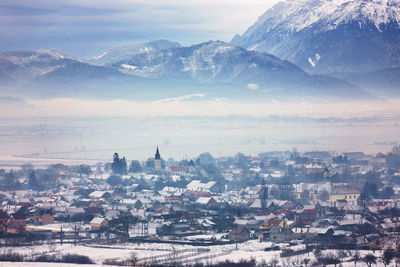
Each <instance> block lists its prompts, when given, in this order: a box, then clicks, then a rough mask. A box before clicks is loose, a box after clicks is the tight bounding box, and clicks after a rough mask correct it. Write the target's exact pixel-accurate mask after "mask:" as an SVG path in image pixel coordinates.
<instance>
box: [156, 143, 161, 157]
mask: <svg viewBox="0 0 400 267" xmlns="http://www.w3.org/2000/svg"><path fill="white" fill-rule="evenodd" d="M154 159H161V156H160V151H158V146H157V150H156V155H155V157H154Z"/></svg>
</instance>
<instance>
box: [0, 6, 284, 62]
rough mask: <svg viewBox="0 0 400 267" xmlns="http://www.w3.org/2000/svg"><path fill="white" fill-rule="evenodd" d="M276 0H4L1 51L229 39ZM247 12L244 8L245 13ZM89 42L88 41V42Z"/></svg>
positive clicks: (83, 50)
mask: <svg viewBox="0 0 400 267" xmlns="http://www.w3.org/2000/svg"><path fill="white" fill-rule="evenodd" d="M275 2H277V0H272V1H263V0H249V1H238V0H230V1H228V0H213V1H211V0H203V1H187V0H185V1H183V0H172V1H165V0H146V1H141V0H115V1H109V0H107V1H106V0H80V1H77V0H58V1H52V0H36V1H26V0H25V1H24V0H3V1H2V3H1V5H0V22H1V23H0V32H2V33H5V38H4V36H3V39H6V41H5V42H2V43H1V44H0V50H2V51H9V50H15V49H39V48H44V47H46V48H47V47H52V48H56V49H59V50H62V51H66V52H68V53H70V54H73V55H77V56H87V54H88V53H91V55H94V54H97V53H99V52H101V51H102V50H106V49H108V48H110V47H112V46H118V45H123V44H127V43H136V42H143V41H148V40H155V39H170V40H173V41H177V42H180V43H182V44H183V45H191V44H194V43H199V42H204V41H208V40H216V39H218V40H222V41H230V39H231V38H232V37H233V36H234V35H235V34H237V33H242V32H243V31H244V30H245V29H247V28H248V27H249V26H250V25H251V24H253V23H254V22H255V21H256V19H257V18H258V16H260V15H261V14H262V13H263V12H264V11H265V10H266V9H267V8H269V7H270V6H272V5H273V4H274V3H275ZM244 11H245V12H244ZM88 43H90V45H88Z"/></svg>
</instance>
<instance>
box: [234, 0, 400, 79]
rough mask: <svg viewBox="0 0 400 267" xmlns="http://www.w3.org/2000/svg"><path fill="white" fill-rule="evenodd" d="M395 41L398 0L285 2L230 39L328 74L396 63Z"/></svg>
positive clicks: (399, 28) (399, 36)
mask: <svg viewBox="0 0 400 267" xmlns="http://www.w3.org/2000/svg"><path fill="white" fill-rule="evenodd" d="M399 41H400V0H286V1H281V2H279V3H278V4H276V5H275V6H273V7H272V8H271V9H269V10H267V11H266V12H265V13H264V14H263V15H262V16H260V17H259V19H258V20H257V22H256V23H255V24H254V25H253V26H251V27H250V28H249V29H248V30H247V31H246V32H245V33H244V34H243V35H241V36H239V35H237V36H235V37H234V38H233V40H232V41H231V43H232V44H235V45H239V46H242V47H244V48H246V49H250V50H258V51H266V52H269V53H271V54H273V55H276V56H278V57H280V58H282V59H287V60H289V61H291V62H293V63H295V64H297V65H299V66H300V67H302V68H304V69H306V70H308V71H311V72H315V73H330V72H363V71H373V70H377V69H380V68H387V67H392V66H398V65H399V64H400V49H399V45H398V44H399Z"/></svg>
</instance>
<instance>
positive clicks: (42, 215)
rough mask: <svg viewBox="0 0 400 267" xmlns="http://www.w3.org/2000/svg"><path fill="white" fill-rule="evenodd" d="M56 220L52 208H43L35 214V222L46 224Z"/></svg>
mask: <svg viewBox="0 0 400 267" xmlns="http://www.w3.org/2000/svg"><path fill="white" fill-rule="evenodd" d="M53 222H54V213H53V211H52V210H51V209H41V210H39V211H37V212H36V213H35V214H34V215H33V223H34V224H39V225H44V224H50V223H53Z"/></svg>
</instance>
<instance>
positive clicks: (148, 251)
mask: <svg viewBox="0 0 400 267" xmlns="http://www.w3.org/2000/svg"><path fill="white" fill-rule="evenodd" d="M271 245H272V243H269V242H261V243H260V242H258V241H257V240H251V241H248V242H245V243H242V244H239V245H238V250H237V251H236V248H235V244H232V245H221V246H211V247H197V246H196V247H194V246H189V245H171V244H154V243H152V244H149V243H143V244H122V245H118V246H109V247H88V246H81V245H80V246H73V245H70V244H68V245H63V246H61V245H57V246H49V245H43V246H35V247H19V248H12V249H6V248H3V249H2V251H13V252H18V253H21V254H23V255H25V256H26V259H27V260H29V259H30V258H31V257H32V255H34V256H38V255H41V254H48V255H51V254H60V255H64V254H79V255H85V256H88V257H90V258H91V259H92V260H93V261H94V262H95V263H96V264H97V265H101V264H102V263H103V262H104V261H106V260H127V259H129V258H130V257H131V255H132V253H134V254H135V256H136V258H137V260H138V262H140V263H146V262H147V263H150V262H157V263H167V262H182V263H184V264H193V263H197V262H203V263H204V264H207V263H217V262H222V261H226V260H230V261H236V262H238V261H240V260H242V259H244V260H250V259H254V260H256V262H257V263H258V264H260V263H263V262H265V263H270V262H271V261H273V260H277V261H278V262H280V265H281V266H300V265H301V264H302V263H303V261H304V259H310V260H311V262H313V261H315V255H314V253H313V252H310V253H306V254H303V255H299V256H293V257H285V258H280V251H264V248H266V247H270V246H271ZM302 248H303V246H302V245H298V246H294V247H293V246H292V247H291V249H293V250H299V249H302ZM321 253H322V255H328V254H336V253H338V251H335V250H324V251H322V252H321ZM368 253H373V252H372V251H360V255H361V256H364V255H366V254H368ZM375 256H376V257H380V256H381V252H380V251H376V252H375ZM350 260H351V256H350V255H348V256H347V257H346V258H344V261H345V262H343V263H342V266H354V262H352V261H350ZM346 261H348V262H346ZM357 265H359V266H362V263H361V262H359V263H358V264H357ZM0 266H55V265H54V263H53V265H51V264H49V265H47V264H44V263H29V262H24V263H12V265H11V263H6V262H3V263H1V262H0ZM56 266H80V265H74V264H59V263H56ZM86 266H87V265H86ZM376 266H380V262H379V261H378V263H377V265H376ZM382 266H383V265H382Z"/></svg>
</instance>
